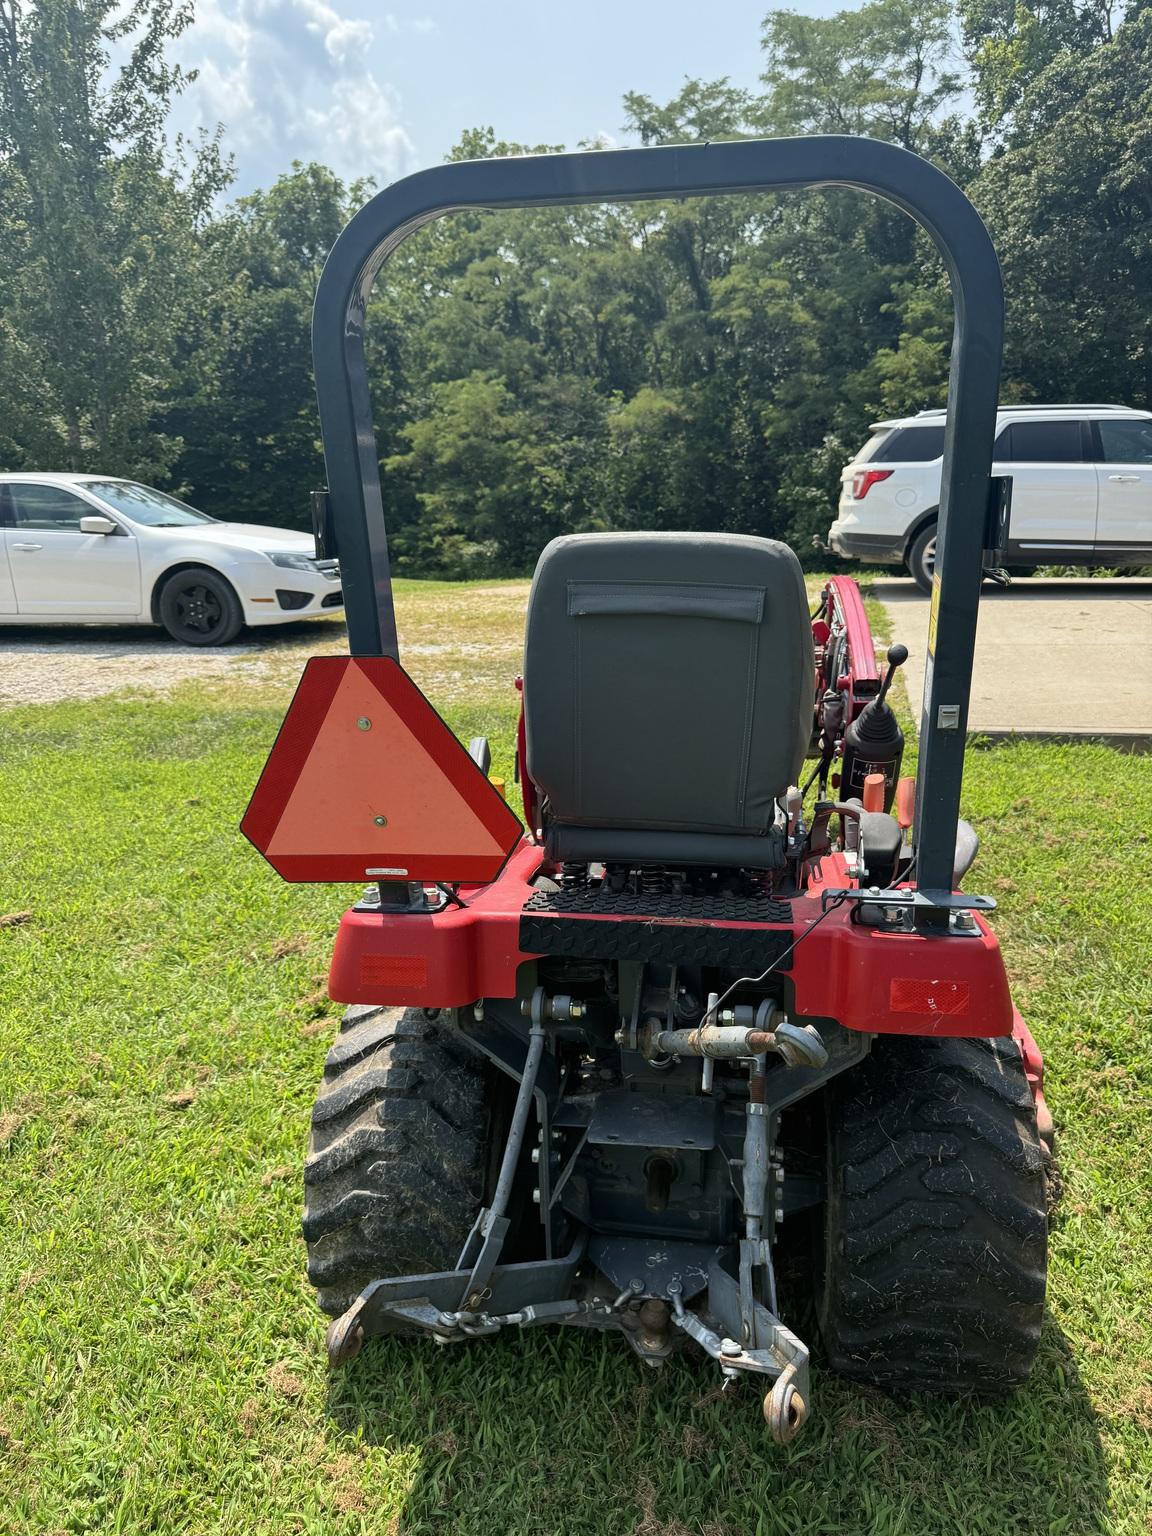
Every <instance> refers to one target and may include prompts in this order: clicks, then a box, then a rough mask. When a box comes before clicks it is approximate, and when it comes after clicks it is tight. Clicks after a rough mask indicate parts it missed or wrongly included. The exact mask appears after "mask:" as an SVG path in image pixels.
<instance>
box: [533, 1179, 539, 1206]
mask: <svg viewBox="0 0 1152 1536" xmlns="http://www.w3.org/2000/svg"><path fill="white" fill-rule="evenodd" d="M532 1204H533V1205H539V1204H540V1186H539V1184H537V1186H536V1188H535V1189H534V1190H533V1191H532Z"/></svg>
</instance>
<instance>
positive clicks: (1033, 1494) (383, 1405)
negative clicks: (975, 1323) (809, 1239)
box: [328, 1325, 1108, 1536]
mask: <svg viewBox="0 0 1152 1536" xmlns="http://www.w3.org/2000/svg"><path fill="white" fill-rule="evenodd" d="M813 1386H814V1391H813V1396H814V1399H815V1401H814V1404H813V1417H812V1418H811V1420H810V1421H809V1424H808V1426H807V1427H806V1429H805V1430H804V1432H803V1434H802V1435H801V1436H800V1437H799V1438H798V1439H797V1440H796V1441H795V1442H794V1444H793V1445H791V1446H789V1447H787V1448H784V1449H781V1448H778V1447H776V1446H774V1445H772V1443H771V1442H770V1441H769V1440H768V1438H767V1435H766V1433H765V1429H764V1423H763V1419H762V1417H761V1412H760V1397H759V1394H758V1393H757V1392H756V1391H755V1390H754V1388H753V1384H752V1383H751V1382H748V1383H744V1384H742V1386H741V1389H739V1390H738V1391H736V1392H734V1393H733V1394H731V1395H730V1396H728V1397H725V1398H721V1396H720V1394H719V1392H718V1391H717V1390H716V1378H715V1375H714V1372H713V1370H712V1369H711V1368H710V1366H709V1365H708V1364H707V1363H706V1362H704V1361H703V1359H698V1358H691V1357H687V1356H685V1357H680V1358H677V1359H675V1360H673V1361H672V1362H671V1363H670V1364H669V1365H668V1366H667V1367H665V1369H663V1370H662V1371H652V1370H650V1369H647V1368H645V1367H644V1366H643V1365H642V1364H641V1363H640V1362H639V1361H637V1360H635V1359H634V1358H633V1357H632V1356H631V1354H630V1353H629V1352H628V1351H627V1349H626V1346H625V1345H624V1344H623V1342H622V1341H620V1340H618V1339H615V1338H612V1337H611V1336H608V1337H603V1336H597V1335H592V1334H587V1333H583V1332H581V1331H578V1330H560V1329H557V1330H555V1331H549V1332H544V1331H539V1332H535V1333H531V1334H527V1335H524V1336H521V1337H520V1338H512V1337H507V1338H500V1339H495V1340H480V1341H476V1342H475V1343H473V1344H470V1345H463V1346H454V1347H449V1348H445V1349H437V1348H436V1347H435V1346H434V1345H432V1344H431V1343H429V1342H427V1341H421V1340H414V1341H407V1340H399V1339H378V1340H373V1341H371V1342H370V1343H369V1344H368V1346H367V1347H366V1348H365V1350H364V1351H363V1353H362V1354H361V1356H360V1357H359V1359H358V1360H356V1361H354V1362H353V1363H352V1364H351V1365H350V1366H349V1367H347V1368H346V1369H345V1370H344V1371H342V1372H340V1373H337V1374H336V1375H334V1376H333V1377H332V1380H331V1384H330V1390H329V1402H328V1407H329V1413H330V1416H331V1421H332V1424H331V1429H332V1430H333V1431H336V1432H341V1436H342V1438H343V1436H355V1437H356V1438H362V1439H363V1441H365V1442H366V1443H369V1444H374V1445H379V1446H381V1447H382V1448H385V1449H387V1450H390V1451H392V1452H394V1453H400V1454H402V1455H403V1456H404V1457H405V1459H406V1460H408V1459H411V1460H412V1462H413V1466H414V1471H413V1473H412V1476H411V1480H410V1483H409V1485H408V1490H407V1494H406V1496H405V1500H404V1505H403V1509H402V1512H401V1514H400V1517H399V1519H398V1521H397V1522H396V1524H395V1525H394V1526H392V1527H390V1530H394V1531H395V1532H396V1533H397V1536H400V1533H404V1536H417V1533H426V1532H439V1531H445V1532H447V1531H452V1532H453V1533H457V1532H458V1533H460V1536H472V1533H476V1536H480V1533H483V1536H493V1533H497V1532H501V1533H503V1532H507V1533H517V1536H520V1533H525V1536H526V1533H539V1536H568V1533H571V1536H577V1533H579V1536H585V1533H599V1532H605V1533H607V1532H613V1533H627V1532H632V1533H635V1536H695V1533H701V1536H737V1533H738V1536H745V1533H749V1536H750V1533H764V1536H767V1533H769V1532H770V1533H772V1536H778V1533H779V1536H793V1533H796V1536H799V1533H804V1536H816V1533H829V1536H831V1533H837V1536H842V1533H853V1536H854V1533H857V1532H860V1533H864V1532H867V1533H869V1536H873V1533H875V1536H930V1533H937V1532H939V1533H941V1536H943V1533H948V1536H955V1533H956V1532H957V1531H963V1532H964V1533H965V1536H977V1533H985V1532H987V1533H995V1536H1004V1533H1007V1532H1011V1533H1014V1536H1042V1533H1043V1536H1049V1533H1050V1532H1052V1531H1056V1530H1060V1531H1075V1532H1077V1533H1088V1532H1094V1531H1101V1532H1102V1531H1104V1530H1105V1529H1106V1528H1107V1526H1106V1505H1107V1497H1108V1488H1107V1477H1106V1471H1105V1464H1104V1459H1103V1454H1102V1449H1101V1444H1100V1438H1099V1433H1098V1427H1097V1422H1096V1416H1095V1412H1094V1410H1093V1408H1092V1405H1091V1403H1090V1401H1089V1399H1088V1397H1087V1394H1086V1393H1085V1391H1084V1389H1083V1388H1082V1386H1081V1384H1080V1381H1079V1377H1078V1375H1077V1371H1076V1367H1075V1364H1074V1362H1073V1360H1072V1357H1071V1354H1070V1352H1069V1350H1068V1347H1067V1344H1066V1342H1065V1340H1064V1338H1063V1336H1062V1335H1061V1334H1060V1332H1059V1331H1058V1330H1057V1329H1056V1328H1054V1327H1052V1326H1051V1325H1049V1327H1048V1328H1047V1330H1046V1333H1045V1338H1044V1343H1043V1346H1042V1349H1041V1355H1040V1359H1039V1361H1038V1364H1037V1368H1036V1371H1035V1373H1034V1376H1033V1379H1032V1382H1031V1383H1030V1385H1029V1386H1028V1387H1027V1388H1026V1389H1025V1390H1024V1391H1022V1392H1020V1393H1019V1394H1017V1395H1016V1396H1015V1397H1013V1398H1010V1399H1008V1400H1004V1401H996V1402H989V1403H981V1402H976V1401H971V1400H965V1401H960V1402H946V1401H933V1400H928V1399H923V1398H921V1399H915V1400H906V1401H898V1400H895V1399H892V1398H889V1397H886V1396H884V1395H882V1394H880V1393H878V1392H872V1391H867V1390H864V1391H862V1390H859V1389H857V1388H854V1387H851V1386H849V1385H848V1384H847V1383H845V1382H842V1381H839V1380H838V1379H837V1378H835V1377H833V1376H830V1375H829V1374H828V1373H826V1372H823V1371H817V1372H816V1374H815V1379H814V1383H813Z"/></svg>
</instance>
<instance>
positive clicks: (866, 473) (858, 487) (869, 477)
mask: <svg viewBox="0 0 1152 1536" xmlns="http://www.w3.org/2000/svg"><path fill="white" fill-rule="evenodd" d="M891 473H892V471H891V470H890V469H858V470H857V471H856V473H855V474H854V475H853V476H852V498H853V500H854V501H863V500H864V498H865V496H867V494H868V492H869V491H870V490H871V489H872V487H873V486H874V485H876V484H877V482H878V481H880V480H887V479H888V478H889V476H890V475H891Z"/></svg>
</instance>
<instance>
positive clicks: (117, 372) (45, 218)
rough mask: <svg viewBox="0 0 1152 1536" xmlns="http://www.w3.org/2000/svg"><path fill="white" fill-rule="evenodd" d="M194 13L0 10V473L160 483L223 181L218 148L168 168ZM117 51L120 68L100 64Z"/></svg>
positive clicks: (184, 154)
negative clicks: (0, 390)
mask: <svg viewBox="0 0 1152 1536" xmlns="http://www.w3.org/2000/svg"><path fill="white" fill-rule="evenodd" d="M191 19H192V10H191V6H190V5H186V4H180V5H176V4H173V3H171V0H138V3H136V4H134V5H132V6H131V7H129V8H127V9H126V8H125V7H123V6H121V5H118V4H116V3H115V0H83V3H81V0H38V3H37V4H36V5H35V6H34V7H32V6H26V5H25V4H24V3H22V0H3V3H2V4H0V230H2V231H3V234H4V245H5V252H4V262H3V266H2V271H0V376H2V377H3V378H4V380H5V395H6V398H5V399H4V401H3V405H4V409H3V410H0V421H2V422H3V426H2V427H0V449H3V451H4V454H5V457H6V458H7V459H8V460H9V462H10V463H15V464H18V465H20V464H22V465H26V466H28V467H32V468H48V467H51V468H55V469H87V468H99V469H101V470H105V471H110V472H113V473H116V472H121V473H123V472H129V473H133V474H138V475H140V476H141V477H142V478H145V479H154V478H158V477H163V476H164V475H165V474H166V473H167V471H168V469H169V468H170V466H171V464H172V462H173V460H174V458H175V456H176V453H177V452H178V450H179V443H178V441H177V440H176V439H174V438H173V437H172V436H171V434H170V433H168V432H166V431H165V430H164V427H163V424H162V422H161V421H160V420H159V419H158V413H159V408H160V406H161V403H162V401H163V399H164V395H165V392H166V390H167V389H168V388H170V387H171V385H172V384H173V383H174V380H175V374H176V367H177V363H178V337H179V335H180V331H181V324H182V320H183V318H184V317H185V316H186V315H187V314H189V313H191V312H192V311H193V310H194V308H195V304H196V301H197V299H198V298H199V297H200V292H199V283H198V279H199V276H200V272H201V263H200V261H199V246H200V241H201V237H202V233H203V230H204V226H205V223H206V221H207V219H208V216H209V212H210V208H211V205H212V201H213V199H214V198H215V197H216V195H217V194H218V193H219V192H220V191H221V190H222V189H223V187H224V186H225V185H226V183H227V180H228V171H227V168H226V166H225V164H224V162H223V161H222V159H221V157H220V153H219V149H218V145H217V143H216V141H215V140H205V141H202V142H201V143H200V144H198V145H196V146H188V145H185V144H178V145H177V151H176V154H175V156H171V155H169V153H168V150H167V147H166V144H165V138H164V124H165V118H166V115H167V111H168V107H169V105H170V103H171V101H172V98H173V97H174V96H175V95H176V94H177V93H178V92H179V91H180V90H181V89H182V87H183V85H184V83H185V82H184V77H183V76H182V74H181V72H180V71H179V70H178V69H176V68H175V67H173V66H171V65H170V64H168V63H167V62H166V61H165V56H164V48H165V46H166V44H167V43H168V42H169V41H170V40H171V39H173V38H175V37H178V36H179V34H180V33H181V32H182V31H183V30H184V28H185V27H186V26H187V25H188V24H189V22H190V21H191ZM113 44H115V45H118V47H119V50H120V51H121V52H122V53H124V52H126V54H127V57H126V59H125V62H123V63H121V64H120V65H118V66H117V67H112V65H111V63H110V56H109V50H110V48H111V46H112V45H113Z"/></svg>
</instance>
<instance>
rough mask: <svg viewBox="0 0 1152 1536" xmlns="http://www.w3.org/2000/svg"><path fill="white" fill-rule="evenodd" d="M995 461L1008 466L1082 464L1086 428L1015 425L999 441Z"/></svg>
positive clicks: (1054, 423) (1062, 424)
mask: <svg viewBox="0 0 1152 1536" xmlns="http://www.w3.org/2000/svg"><path fill="white" fill-rule="evenodd" d="M996 457H997V458H998V459H1000V460H1001V461H1003V462H1005V463H1008V464H1027V463H1036V464H1080V463H1082V462H1083V460H1084V433H1083V424H1082V423H1081V422H1079V421H1014V422H1013V423H1012V425H1011V426H1010V427H1006V428H1005V429H1004V433H1003V435H1002V436H1001V437H1000V438H999V440H998V441H997V444H996Z"/></svg>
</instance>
